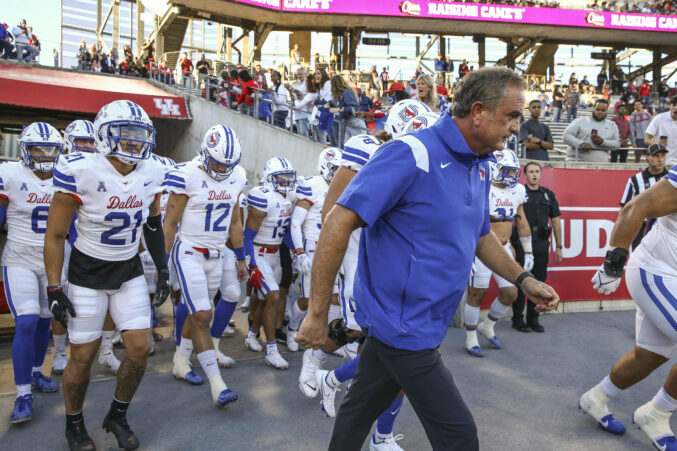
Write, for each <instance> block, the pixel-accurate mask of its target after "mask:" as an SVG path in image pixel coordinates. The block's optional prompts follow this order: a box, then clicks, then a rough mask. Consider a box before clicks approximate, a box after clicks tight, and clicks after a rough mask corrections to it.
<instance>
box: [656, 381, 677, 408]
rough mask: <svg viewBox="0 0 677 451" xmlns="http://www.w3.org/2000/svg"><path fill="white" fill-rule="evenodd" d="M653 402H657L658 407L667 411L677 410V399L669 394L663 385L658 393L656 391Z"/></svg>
mask: <svg viewBox="0 0 677 451" xmlns="http://www.w3.org/2000/svg"><path fill="white" fill-rule="evenodd" d="M653 402H654V404H656V407H658V408H659V409H661V410H664V411H666V412H671V413H672V412H674V411H675V410H677V399H675V398H673V397H672V396H670V395H668V393H667V392H666V391H665V388H663V387H661V389H660V390H658V393H656V396H654V397H653Z"/></svg>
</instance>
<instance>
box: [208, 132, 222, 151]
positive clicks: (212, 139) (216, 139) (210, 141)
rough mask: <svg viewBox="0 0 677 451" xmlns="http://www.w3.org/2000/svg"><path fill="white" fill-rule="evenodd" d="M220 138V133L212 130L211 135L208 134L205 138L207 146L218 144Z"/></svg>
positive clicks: (212, 146)
mask: <svg viewBox="0 0 677 451" xmlns="http://www.w3.org/2000/svg"><path fill="white" fill-rule="evenodd" d="M220 140H221V135H220V134H219V133H218V132H214V133H212V134H211V135H209V138H207V147H209V148H210V149H213V148H214V147H216V146H217V145H218V144H219V141H220Z"/></svg>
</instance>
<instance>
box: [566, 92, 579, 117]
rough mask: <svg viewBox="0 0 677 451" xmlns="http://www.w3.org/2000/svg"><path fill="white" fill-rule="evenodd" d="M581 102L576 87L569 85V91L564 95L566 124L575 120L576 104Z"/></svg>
mask: <svg viewBox="0 0 677 451" xmlns="http://www.w3.org/2000/svg"><path fill="white" fill-rule="evenodd" d="M580 101H581V96H580V94H579V93H578V90H577V89H576V85H569V90H568V91H567V92H566V94H565V106H566V109H567V122H571V121H573V120H575V119H576V115H577V113H578V104H579V103H580Z"/></svg>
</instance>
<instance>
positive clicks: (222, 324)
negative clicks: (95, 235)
mask: <svg viewBox="0 0 677 451" xmlns="http://www.w3.org/2000/svg"><path fill="white" fill-rule="evenodd" d="M235 307H237V302H230V301H226V300H225V299H223V298H221V299H219V303H218V304H216V307H214V320H213V321H212V327H211V329H210V334H211V336H212V338H221V335H223V331H224V330H226V326H228V323H229V322H230V318H232V317H233V312H234V311H235Z"/></svg>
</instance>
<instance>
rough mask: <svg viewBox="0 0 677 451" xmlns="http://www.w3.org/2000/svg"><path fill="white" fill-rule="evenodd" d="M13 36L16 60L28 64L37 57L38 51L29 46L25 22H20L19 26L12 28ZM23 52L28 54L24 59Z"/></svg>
mask: <svg viewBox="0 0 677 451" xmlns="http://www.w3.org/2000/svg"><path fill="white" fill-rule="evenodd" d="M12 34H13V35H14V45H15V46H16V58H17V59H18V60H19V61H23V62H24V63H30V62H31V61H33V60H34V59H35V57H36V56H37V55H38V53H39V52H38V51H37V50H36V49H35V48H34V47H33V46H32V45H31V41H30V38H29V36H28V30H27V29H26V21H25V20H22V21H21V23H20V24H19V25H17V26H16V27H14V28H12ZM24 50H25V51H26V52H27V53H28V54H27V55H26V57H25V58H24Z"/></svg>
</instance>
